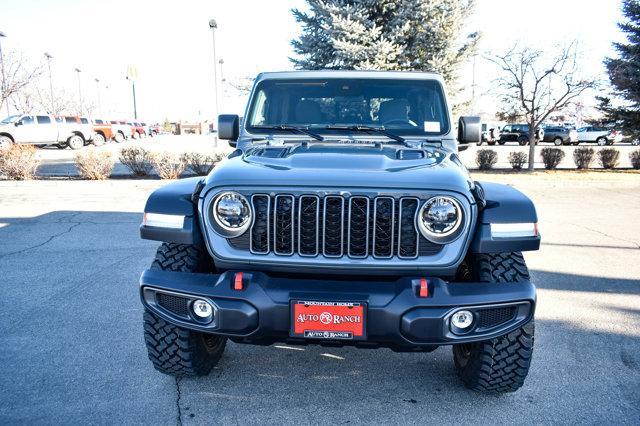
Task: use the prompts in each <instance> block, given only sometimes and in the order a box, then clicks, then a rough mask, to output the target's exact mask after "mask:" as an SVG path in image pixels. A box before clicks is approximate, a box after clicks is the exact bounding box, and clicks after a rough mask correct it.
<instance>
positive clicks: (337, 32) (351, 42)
mask: <svg viewBox="0 0 640 426" xmlns="http://www.w3.org/2000/svg"><path fill="white" fill-rule="evenodd" d="M307 3H308V4H309V8H310V11H309V12H308V13H307V12H302V11H300V10H297V9H294V10H293V14H294V16H295V18H296V20H297V21H298V22H300V23H301V24H302V27H303V32H302V35H301V36H300V38H299V39H297V40H294V41H292V44H293V47H294V51H295V52H296V53H297V54H298V55H299V58H292V59H291V60H292V61H293V63H294V64H295V66H296V67H297V68H300V69H378V70H415V71H435V72H438V73H440V74H442V76H443V77H444V79H445V81H446V82H447V83H448V85H449V86H450V90H452V91H454V92H455V91H456V79H457V71H458V68H459V66H460V65H461V64H462V63H463V62H464V61H465V60H467V59H468V58H469V57H470V56H471V55H472V54H473V53H474V51H475V47H476V44H477V41H478V34H477V33H473V34H470V35H469V36H468V37H465V36H464V35H463V34H462V32H463V27H464V24H465V20H466V19H467V17H468V16H469V15H470V13H471V11H472V8H473V0H307Z"/></svg>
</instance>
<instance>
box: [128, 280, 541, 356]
mask: <svg viewBox="0 0 640 426" xmlns="http://www.w3.org/2000/svg"><path fill="white" fill-rule="evenodd" d="M235 276H236V273H235V272H234V271H227V272H224V273H222V274H197V273H182V272H170V271H161V270H151V269H149V270H146V271H144V272H143V274H142V276H141V277H140V295H141V299H142V303H143V304H144V305H145V306H146V307H147V308H148V309H150V310H151V311H153V312H154V313H155V314H156V315H158V316H160V317H162V318H164V319H165V320H166V321H168V322H170V323H173V324H176V325H178V326H180V327H184V328H187V329H192V330H198V331H205V332H209V333H213V334H219V335H225V336H229V337H231V338H233V339H234V340H235V341H239V342H246V343H255V344H271V343H274V342H279V341H280V342H289V343H309V342H315V343H325V344H339V345H344V344H354V345H356V346H367V347H371V346H373V347H376V346H385V347H390V348H392V349H396V350H419V349H428V348H432V347H434V346H439V345H447V344H455V343H463V342H472V341H480V340H487V339H490V338H493V337H497V336H500V335H503V334H506V333H508V332H510V331H512V330H514V329H516V328H519V327H521V326H522V325H523V324H525V323H527V322H529V321H530V320H531V319H532V318H533V314H534V310H535V302H536V293H535V287H534V285H533V284H532V283H530V282H528V281H526V282H517V283H480V282H474V283H468V282H456V283H454V282H446V281H444V280H442V279H440V278H429V277H427V282H428V287H429V295H428V297H419V293H420V292H419V288H420V281H421V279H420V277H402V278H399V279H393V280H387V281H384V280H382V279H378V280H344V279H334V280H331V279H327V280H325V279H322V280H320V279H313V278H291V277H286V278H284V277H279V276H269V275H267V274H265V273H262V272H247V271H244V272H243V281H242V282H243V289H242V290H234V279H235ZM196 299H206V300H207V301H209V303H211V304H212V305H213V307H214V319H213V321H212V322H211V323H209V324H204V323H202V322H200V321H198V320H197V319H196V317H195V316H194V315H193V314H192V312H191V309H190V306H191V303H192V302H193V301H194V300H196ZM292 300H317V301H331V302H361V303H364V304H366V330H367V338H366V340H364V341H339V342H334V341H325V340H320V341H318V340H310V339H302V338H299V337H295V338H294V337H291V335H290V329H291V312H290V310H291V307H290V303H291V301H292ZM463 307H464V308H465V309H467V310H470V311H471V312H473V314H474V317H475V319H476V321H474V325H473V326H472V327H471V330H470V331H468V332H466V333H464V334H455V333H453V332H452V331H451V329H450V317H451V315H452V314H453V313H454V312H455V311H456V310H458V309H460V308H463Z"/></svg>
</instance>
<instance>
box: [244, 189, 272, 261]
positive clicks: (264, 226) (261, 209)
mask: <svg viewBox="0 0 640 426" xmlns="http://www.w3.org/2000/svg"><path fill="white" fill-rule="evenodd" d="M251 202H252V203H253V212H254V214H255V219H254V221H253V225H252V226H251V229H250V231H249V232H250V238H249V240H250V241H251V245H250V249H251V251H252V252H254V253H257V254H267V253H269V228H270V226H269V210H270V207H271V198H270V197H269V196H268V195H254V196H253V197H251Z"/></svg>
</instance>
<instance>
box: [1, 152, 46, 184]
mask: <svg viewBox="0 0 640 426" xmlns="http://www.w3.org/2000/svg"><path fill="white" fill-rule="evenodd" d="M39 164H40V160H38V159H37V158H36V148H35V147H34V146H32V145H19V144H13V145H11V146H10V147H9V148H8V149H5V150H0V176H4V177H6V178H7V179H12V180H27V179H33V175H34V174H35V172H36V169H37V168H38V165H39Z"/></svg>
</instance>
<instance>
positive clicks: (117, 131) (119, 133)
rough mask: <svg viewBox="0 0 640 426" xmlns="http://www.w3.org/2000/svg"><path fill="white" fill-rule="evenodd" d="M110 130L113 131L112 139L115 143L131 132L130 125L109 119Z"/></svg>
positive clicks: (125, 137) (127, 137) (128, 136)
mask: <svg viewBox="0 0 640 426" xmlns="http://www.w3.org/2000/svg"><path fill="white" fill-rule="evenodd" d="M111 131H112V132H113V140H114V141H116V142H117V143H122V142H124V141H125V140H127V139H129V138H130V137H131V135H132V134H133V130H132V128H131V126H130V125H129V124H127V123H126V122H125V121H121V120H120V121H119V120H111Z"/></svg>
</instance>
